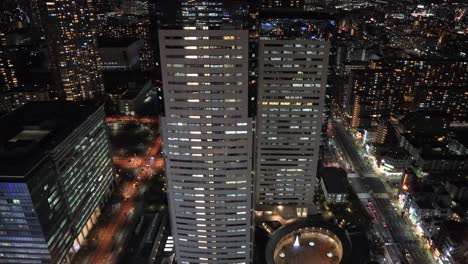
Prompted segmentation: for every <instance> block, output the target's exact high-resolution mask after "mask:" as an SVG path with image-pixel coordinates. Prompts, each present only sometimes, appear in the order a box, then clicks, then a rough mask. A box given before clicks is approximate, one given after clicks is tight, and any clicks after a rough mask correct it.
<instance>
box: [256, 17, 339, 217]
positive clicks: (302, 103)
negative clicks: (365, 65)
mask: <svg viewBox="0 0 468 264" xmlns="http://www.w3.org/2000/svg"><path fill="white" fill-rule="evenodd" d="M303 16H304V17H310V16H308V15H307V14H305V15H303ZM295 17H296V18H265V19H263V20H262V21H261V27H260V41H259V78H258V89H259V90H258V104H257V105H258V106H257V122H256V129H257V136H256V144H255V145H256V158H255V160H256V162H257V164H256V169H255V181H256V186H255V187H256V189H255V204H256V209H257V210H259V211H271V210H274V209H275V208H276V207H277V206H282V207H287V208H289V209H291V210H293V211H297V215H298V216H306V215H307V214H308V213H311V211H313V208H314V207H315V206H314V205H313V196H314V192H315V191H314V190H315V188H316V185H317V180H316V174H317V162H318V158H319V148H320V134H321V129H322V122H323V109H324V103H325V89H326V84H327V68H328V60H329V48H330V43H329V41H327V40H326V36H327V34H326V31H325V28H326V25H327V24H328V23H327V21H320V20H313V19H307V18H297V17H300V16H295Z"/></svg>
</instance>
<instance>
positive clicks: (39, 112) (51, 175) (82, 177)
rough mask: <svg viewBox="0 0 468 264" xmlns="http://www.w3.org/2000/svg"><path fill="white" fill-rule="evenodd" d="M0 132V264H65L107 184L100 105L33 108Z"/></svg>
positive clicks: (7, 119) (4, 121) (8, 120)
mask: <svg viewBox="0 0 468 264" xmlns="http://www.w3.org/2000/svg"><path fill="white" fill-rule="evenodd" d="M0 126H1V127H2V129H1V131H0V215H1V217H0V252H1V253H0V263H31V264H32V263H40V264H45V263H48V264H49V263H69V262H66V261H67V260H69V259H70V258H71V257H72V256H73V254H74V253H75V252H76V251H78V250H79V249H80V245H81V244H82V242H83V240H84V238H85V237H86V236H87V234H88V232H89V230H90V229H91V228H92V226H93V225H94V224H95V223H96V218H97V217H98V216H99V214H100V209H99V208H100V205H101V204H102V203H103V201H104V200H105V199H106V197H107V196H108V194H109V193H110V191H111V185H112V183H113V173H112V164H111V159H110V151H109V140H108V136H107V130H106V122H105V120H104V109H103V107H95V106H91V105H84V104H79V103H76V102H34V103H29V104H27V105H25V106H23V107H21V108H19V109H17V110H16V111H14V112H11V113H9V114H8V115H5V116H4V117H2V118H1V119H0Z"/></svg>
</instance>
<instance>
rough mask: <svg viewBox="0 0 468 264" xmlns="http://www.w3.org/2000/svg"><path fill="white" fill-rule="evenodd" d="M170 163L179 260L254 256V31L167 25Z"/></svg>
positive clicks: (163, 43)
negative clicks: (251, 69) (250, 62)
mask: <svg viewBox="0 0 468 264" xmlns="http://www.w3.org/2000/svg"><path fill="white" fill-rule="evenodd" d="M159 39H160V50H161V64H162V76H163V78H162V80H163V92H164V105H165V117H163V118H162V120H161V124H163V126H162V131H163V142H164V155H165V166H166V175H167V186H168V198H169V207H170V214H171V224H172V231H173V236H174V241H175V249H176V256H177V262H178V263H182V264H183V263H249V262H250V259H251V254H252V253H251V179H252V175H251V171H252V127H251V120H250V119H249V117H248V107H247V106H248V91H247V89H248V88H247V87H248V86H247V85H248V71H247V69H248V32H247V31H239V30H162V31H160V35H159Z"/></svg>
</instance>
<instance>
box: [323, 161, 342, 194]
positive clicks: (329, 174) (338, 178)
mask: <svg viewBox="0 0 468 264" xmlns="http://www.w3.org/2000/svg"><path fill="white" fill-rule="evenodd" d="M343 173H345V172H343V171H340V170H339V169H338V168H333V167H326V168H321V169H320V177H321V178H322V181H323V183H324V184H325V187H326V188H327V192H329V193H346V192H347V190H346V186H345V184H344V181H343V179H344V178H343V176H344V175H343Z"/></svg>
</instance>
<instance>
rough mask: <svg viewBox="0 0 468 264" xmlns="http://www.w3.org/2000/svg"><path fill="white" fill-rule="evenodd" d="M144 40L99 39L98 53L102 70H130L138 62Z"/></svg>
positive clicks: (137, 64) (135, 66)
mask: <svg viewBox="0 0 468 264" xmlns="http://www.w3.org/2000/svg"><path fill="white" fill-rule="evenodd" d="M143 45H144V42H143V40H142V39H139V40H132V39H131V40H116V39H103V40H100V41H99V55H100V57H101V63H102V70H103V71H130V70H134V69H135V68H137V67H138V66H139V64H140V52H141V50H142V49H143Z"/></svg>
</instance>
